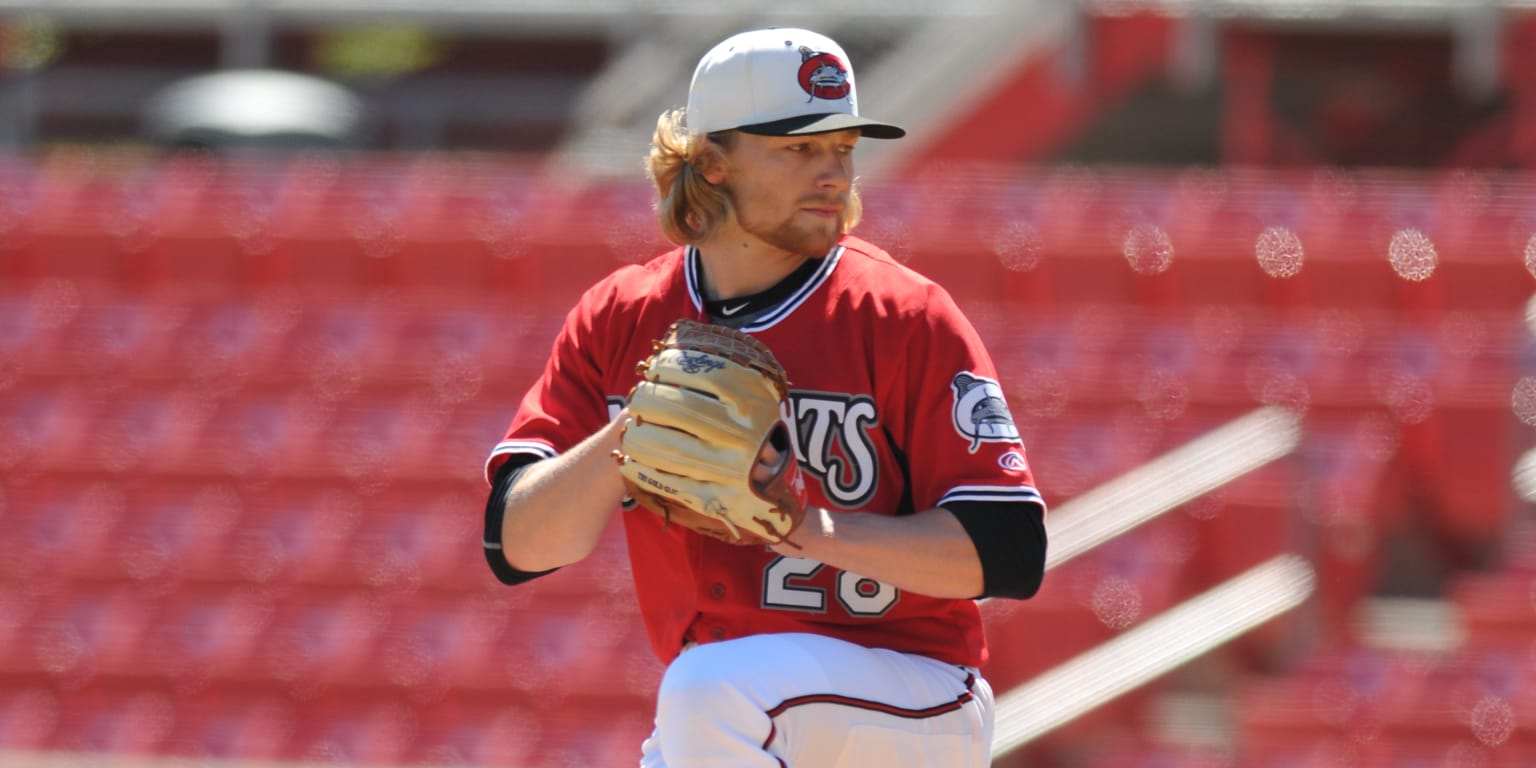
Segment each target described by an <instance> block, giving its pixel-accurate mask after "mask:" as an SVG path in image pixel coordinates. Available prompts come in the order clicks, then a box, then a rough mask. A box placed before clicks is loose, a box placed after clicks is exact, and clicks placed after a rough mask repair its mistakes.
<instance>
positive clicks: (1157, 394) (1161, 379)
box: [1136, 370, 1189, 421]
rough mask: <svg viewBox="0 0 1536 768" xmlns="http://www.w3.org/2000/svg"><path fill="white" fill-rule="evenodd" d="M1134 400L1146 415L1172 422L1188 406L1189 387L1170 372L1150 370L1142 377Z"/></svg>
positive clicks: (1180, 377)
mask: <svg viewBox="0 0 1536 768" xmlns="http://www.w3.org/2000/svg"><path fill="white" fill-rule="evenodd" d="M1136 399H1137V400H1138V401H1139V402H1140V403H1141V406H1142V408H1144V409H1146V412H1147V415H1148V416H1151V417H1152V418H1154V419H1157V420H1159V421H1173V420H1174V419H1177V418H1179V417H1180V416H1183V415H1184V411H1185V410H1186V409H1187V408H1188V406H1189V385H1187V384H1185V383H1184V377H1182V376H1180V375H1178V374H1176V373H1173V372H1172V371H1164V370H1152V371H1147V372H1146V373H1145V374H1143V375H1142V377H1141V381H1140V382H1139V385H1138V387H1137V390H1136Z"/></svg>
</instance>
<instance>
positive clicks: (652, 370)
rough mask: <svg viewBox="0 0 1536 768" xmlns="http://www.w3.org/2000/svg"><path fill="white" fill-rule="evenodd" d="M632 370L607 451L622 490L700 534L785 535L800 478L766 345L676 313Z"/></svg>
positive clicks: (801, 505) (749, 538)
mask: <svg viewBox="0 0 1536 768" xmlns="http://www.w3.org/2000/svg"><path fill="white" fill-rule="evenodd" d="M637 372H638V373H639V374H640V376H641V381H640V383H639V384H636V385H635V388H634V389H633V390H631V391H630V394H629V418H628V419H627V420H626V421H625V422H624V428H623V431H622V433H621V434H620V437H619V445H620V448H619V450H618V451H615V452H614V456H615V458H616V459H618V462H619V471H620V472H621V473H622V474H623V475H624V480H625V485H626V487H627V489H628V492H629V495H630V496H631V497H633V498H634V499H635V500H636V501H638V502H639V503H640V504H641V505H642V506H644V507H646V508H648V509H650V510H652V511H654V512H656V513H657V514H660V515H661V516H662V517H663V518H665V519H666V520H667V521H668V522H670V523H677V524H680V525H683V526H685V527H687V528H690V529H692V530H694V531H697V532H699V533H701V534H704V535H706V536H711V537H714V538H717V539H721V540H723V541H727V542H730V543H733V544H753V545H757V544H764V543H768V544H777V543H779V542H782V541H784V538H785V537H786V536H788V535H789V534H790V533H791V532H792V531H794V530H795V527H796V526H798V525H799V524H800V521H801V520H803V519H804V517H805V480H804V478H803V476H802V475H801V474H800V465H799V463H798V462H796V461H795V453H794V450H793V449H792V448H791V446H790V437H789V428H788V426H787V425H786V424H785V423H784V421H783V419H782V418H781V417H780V411H779V407H780V405H781V404H782V403H783V402H784V401H785V399H786V398H787V397H788V394H789V381H788V379H787V377H786V376H785V373H784V369H783V367H781V366H780V365H779V362H778V360H776V359H774V356H773V353H772V352H771V351H770V350H769V349H768V348H767V347H766V346H764V345H763V343H762V342H760V341H758V340H757V339H754V338H752V337H751V336H748V335H746V334H744V333H741V332H739V331H736V330H733V329H730V328H726V327H724V326H718V325H707V324H704V323H697V322H694V321H692V320H678V321H677V322H675V323H673V324H672V327H670V328H668V329H667V333H666V336H664V337H663V338H662V339H661V340H660V341H657V342H655V351H654V352H653V353H652V354H651V356H650V357H648V358H646V359H645V360H644V361H643V362H641V363H640V365H639V367H638V369H637Z"/></svg>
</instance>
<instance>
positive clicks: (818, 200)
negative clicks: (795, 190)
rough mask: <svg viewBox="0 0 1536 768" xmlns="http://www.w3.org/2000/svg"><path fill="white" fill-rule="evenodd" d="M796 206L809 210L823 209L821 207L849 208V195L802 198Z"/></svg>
mask: <svg viewBox="0 0 1536 768" xmlns="http://www.w3.org/2000/svg"><path fill="white" fill-rule="evenodd" d="M796 204H797V205H798V206H800V207H802V208H807V207H813V208H821V207H829V208H830V207H837V208H847V207H848V196H847V195H832V196H830V197H828V196H826V195H811V196H809V197H803V198H801V199H800V200H799V201H797V203H796Z"/></svg>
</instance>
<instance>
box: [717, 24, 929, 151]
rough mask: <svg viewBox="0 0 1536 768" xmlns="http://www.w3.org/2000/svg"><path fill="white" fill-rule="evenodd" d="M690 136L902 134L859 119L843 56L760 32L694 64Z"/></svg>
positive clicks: (799, 38) (803, 36) (778, 32)
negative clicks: (737, 133)
mask: <svg viewBox="0 0 1536 768" xmlns="http://www.w3.org/2000/svg"><path fill="white" fill-rule="evenodd" d="M687 123H688V132H689V133H690V134H692V135H695V136H699V135H703V134H709V133H714V132H715V131H724V130H729V129H736V130H739V131H745V132H746V133H755V134H762V135H767V136H795V135H801V134H807V133H823V132H826V131H840V130H843V129H846V128H858V129H860V130H861V131H862V132H863V135H865V136H868V137H869V138H872V139H899V138H901V137H902V136H905V135H906V134H907V132H906V131H905V130H902V129H901V128H898V127H896V126H894V125H889V124H886V123H881V122H877V121H874V120H870V119H868V118H864V117H860V116H859V107H858V99H857V97H856V95H855V91H854V86H853V68H852V67H850V66H849V65H848V54H846V53H844V52H843V49H842V46H839V45H838V44H837V43H835V42H833V41H832V39H831V38H829V37H827V36H825V35H820V34H817V33H815V32H811V31H810V30H805V29H792V28H770V29H759V30H754V31H751V32H742V33H741V34H738V35H733V36H731V37H728V38H726V39H725V40H724V41H722V42H721V43H720V44H719V45H716V46H715V47H714V48H712V49H710V51H709V53H706V54H704V58H702V59H700V60H699V66H698V67H697V68H696V69H694V71H693V83H692V84H691V85H690V86H689V88H688V112H687Z"/></svg>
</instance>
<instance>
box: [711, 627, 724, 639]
mask: <svg viewBox="0 0 1536 768" xmlns="http://www.w3.org/2000/svg"><path fill="white" fill-rule="evenodd" d="M709 636H710V638H711V639H714V640H724V639H725V627H711V628H710V630H709Z"/></svg>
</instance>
